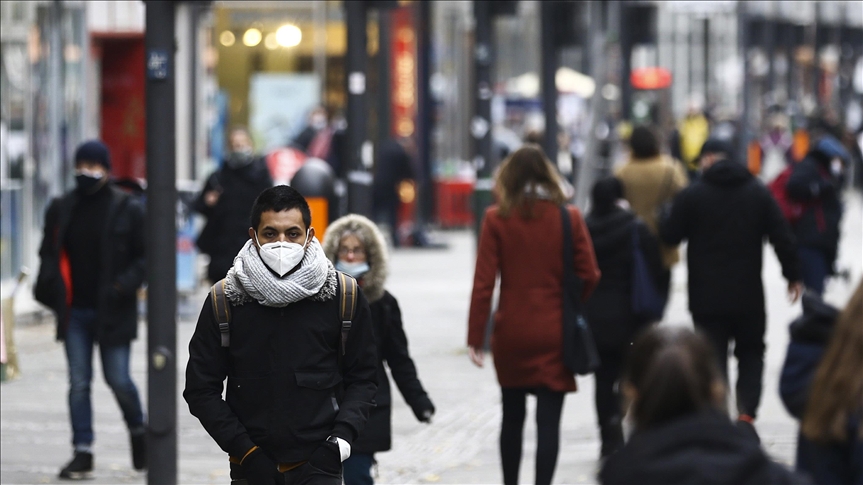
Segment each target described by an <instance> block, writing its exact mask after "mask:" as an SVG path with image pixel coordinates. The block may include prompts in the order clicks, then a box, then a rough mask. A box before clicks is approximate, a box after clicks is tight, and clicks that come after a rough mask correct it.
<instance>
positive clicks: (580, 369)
mask: <svg viewBox="0 0 863 485" xmlns="http://www.w3.org/2000/svg"><path fill="white" fill-rule="evenodd" d="M569 217H570V216H569V210H567V208H566V205H561V206H560V222H561V228H562V229H563V291H562V298H561V300H562V303H563V364H564V365H565V366H566V368H567V369H569V370H570V371H571V372H572V373H574V374H579V375H586V374H591V373H593V372H594V371H595V370H596V369H598V368H599V352H598V351H597V350H596V342H594V340H593V334H592V333H591V332H590V327H588V326H587V321H586V320H585V319H584V315H583V314H582V311H581V290H582V288H583V286H584V283H583V282H582V280H581V278H579V277H578V275H576V274H575V258H574V256H573V254H574V253H575V247H574V245H573V242H572V222H571V221H570V219H569Z"/></svg>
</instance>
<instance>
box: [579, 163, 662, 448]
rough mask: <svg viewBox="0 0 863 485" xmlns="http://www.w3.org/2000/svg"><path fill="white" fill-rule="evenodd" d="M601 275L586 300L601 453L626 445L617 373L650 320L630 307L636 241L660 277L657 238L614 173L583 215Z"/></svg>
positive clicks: (601, 184) (595, 192)
mask: <svg viewBox="0 0 863 485" xmlns="http://www.w3.org/2000/svg"><path fill="white" fill-rule="evenodd" d="M584 222H585V223H586V224H587V230H588V231H589V232H590V239H591V240H592V241H593V250H594V252H595V253H596V261H597V262H598V263H599V271H600V272H601V273H602V278H601V279H600V280H599V284H598V285H597V287H596V290H594V291H593V294H592V295H591V296H590V299H588V300H587V302H586V303H585V306H584V317H585V319H586V320H587V323H588V324H589V325H590V329H591V331H592V332H593V337H594V340H595V341H596V348H597V350H598V351H599V362H600V366H599V369H597V370H596V372H595V373H594V375H595V377H596V388H595V403H596V416H597V418H598V421H599V435H600V439H601V441H602V447H601V448H600V459H606V458H608V457H609V456H611V455H612V454H613V453H615V452H616V451H617V450H619V449H620V448H621V447H622V446H623V426H622V424H623V423H622V422H623V409H622V407H623V402H622V400H621V396H620V392H619V386H618V379H619V376H620V374H621V370H622V368H623V363H624V362H625V361H626V357H627V355H628V352H629V348H630V347H631V345H632V341H633V340H634V339H635V336H636V335H637V334H638V333H639V332H640V331H641V330H643V329H644V328H646V327H647V326H648V325H649V324H650V323H651V322H650V319H649V318H647V317H643V316H640V315H636V314H635V312H634V311H633V308H632V286H633V265H634V257H633V256H634V252H633V251H634V247H633V246H634V244H635V239H636V236H637V238H638V250H639V251H641V254H642V255H643V256H644V259H645V262H646V263H647V267H648V270H649V272H650V274H651V276H653V280H654V285H655V286H656V287H659V284H660V281H661V279H662V272H663V269H664V268H663V266H662V255H661V252H660V249H659V241H658V240H657V238H656V236H655V235H654V234H653V233H652V232H651V231H650V229H649V228H648V227H647V224H645V223H644V221H642V220H641V219H640V218H639V217H638V216H637V215H635V213H633V212H632V211H631V210H630V209H629V204H628V203H627V202H626V200H625V199H624V198H623V184H621V182H620V180H619V179H617V178H614V177H607V178H603V179H600V180H599V181H597V182H596V184H595V185H594V186H593V190H592V191H591V206H590V212H589V213H588V214H587V217H585V219H584Z"/></svg>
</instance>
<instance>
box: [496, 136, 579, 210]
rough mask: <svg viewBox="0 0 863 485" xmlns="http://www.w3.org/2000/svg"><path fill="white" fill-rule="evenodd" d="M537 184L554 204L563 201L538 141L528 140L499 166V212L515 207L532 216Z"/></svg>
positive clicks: (555, 176) (497, 189)
mask: <svg viewBox="0 0 863 485" xmlns="http://www.w3.org/2000/svg"><path fill="white" fill-rule="evenodd" d="M537 186H539V187H542V188H544V189H545V190H546V191H547V192H548V196H549V200H551V201H552V202H554V203H555V204H556V205H560V204H563V203H564V202H565V201H566V197H565V196H564V194H563V190H562V189H561V188H560V178H559V176H558V175H557V170H556V169H555V168H554V165H552V164H551V162H550V161H549V160H548V158H546V156H545V152H543V151H542V148H541V147H540V146H539V145H535V144H533V143H527V144H525V145H523V146H522V147H521V148H519V149H518V150H516V151H515V152H513V154H512V155H510V156H509V157H508V158H507V159H506V160H504V161H503V163H502V164H501V165H500V167H499V168H498V171H497V176H496V180H495V190H496V191H497V193H498V195H499V197H500V202H499V204H498V206H499V213H500V215H501V216H503V217H508V216H509V213H510V211H511V210H512V209H515V208H518V209H519V211H520V212H521V216H522V217H523V218H525V219H529V218H531V217H533V202H534V200H535V199H536V197H535V196H536V195H537ZM528 191H529V192H530V193H528Z"/></svg>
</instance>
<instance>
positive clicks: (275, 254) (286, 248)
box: [255, 229, 311, 277]
mask: <svg viewBox="0 0 863 485" xmlns="http://www.w3.org/2000/svg"><path fill="white" fill-rule="evenodd" d="M309 230H311V229H307V230H306V242H305V243H303V244H297V243H292V242H287V241H277V242H271V243H267V244H263V245H262V244H261V243H260V241H258V233H257V232H256V233H255V242H256V243H258V248H260V251H258V254H260V255H261V259H262V260H263V261H264V264H266V265H267V267H268V268H270V269H271V270H273V272H274V273H276V274H277V275H279V276H280V277H283V276H285V275H286V274H288V272H289V271H290V270H292V269H294V268H296V267H297V265H298V264H300V262H301V261H302V260H303V256H304V255H305V254H306V244H308V242H309Z"/></svg>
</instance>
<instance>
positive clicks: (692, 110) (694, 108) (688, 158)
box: [677, 96, 710, 179]
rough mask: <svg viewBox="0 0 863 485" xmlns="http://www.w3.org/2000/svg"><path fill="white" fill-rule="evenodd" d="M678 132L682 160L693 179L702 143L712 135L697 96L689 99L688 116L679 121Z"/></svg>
mask: <svg viewBox="0 0 863 485" xmlns="http://www.w3.org/2000/svg"><path fill="white" fill-rule="evenodd" d="M677 132H678V140H679V142H680V156H681V158H680V160H681V161H682V162H683V163H684V164H685V165H686V170H687V171H688V172H689V178H690V179H692V178H694V177H695V176H696V175H697V173H698V154H699V151H700V150H701V145H704V142H705V141H707V138H708V136H709V135H710V122H709V121H708V119H707V116H705V115H704V109H703V103H702V102H701V100H700V99H697V96H696V97H693V99H691V100H690V101H689V104H688V106H687V108H686V116H685V117H684V118H683V119H682V120H680V123H678V125H677Z"/></svg>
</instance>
